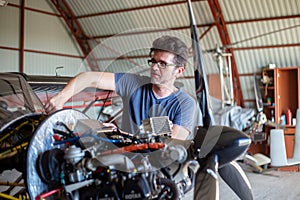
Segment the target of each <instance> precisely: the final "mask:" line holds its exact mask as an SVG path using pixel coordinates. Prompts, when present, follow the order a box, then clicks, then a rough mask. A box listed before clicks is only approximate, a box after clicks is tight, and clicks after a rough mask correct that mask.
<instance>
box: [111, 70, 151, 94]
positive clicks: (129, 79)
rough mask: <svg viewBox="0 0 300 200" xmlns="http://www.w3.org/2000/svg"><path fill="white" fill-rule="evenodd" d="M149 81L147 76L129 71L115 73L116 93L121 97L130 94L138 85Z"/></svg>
mask: <svg viewBox="0 0 300 200" xmlns="http://www.w3.org/2000/svg"><path fill="white" fill-rule="evenodd" d="M147 81H148V82H149V78H147V77H144V76H139V75H135V74H130V73H115V85H116V93H117V94H118V95H120V96H121V97H125V96H130V94H132V93H133V91H135V90H136V89H137V88H138V87H140V86H141V85H143V84H145V83H146V82H147Z"/></svg>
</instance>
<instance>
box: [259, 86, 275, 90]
mask: <svg viewBox="0 0 300 200" xmlns="http://www.w3.org/2000/svg"><path fill="white" fill-rule="evenodd" d="M259 88H260V89H264V90H265V89H266V86H259ZM267 89H268V90H274V89H275V87H274V86H268V87H267Z"/></svg>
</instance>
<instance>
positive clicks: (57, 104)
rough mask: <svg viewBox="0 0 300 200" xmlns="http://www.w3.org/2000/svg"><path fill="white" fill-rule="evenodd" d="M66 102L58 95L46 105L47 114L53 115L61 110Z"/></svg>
mask: <svg viewBox="0 0 300 200" xmlns="http://www.w3.org/2000/svg"><path fill="white" fill-rule="evenodd" d="M64 103H65V102H64V101H62V100H61V99H60V98H59V96H58V95H55V96H53V97H52V98H51V99H49V100H48V102H47V103H46V104H45V106H44V107H45V110H46V113H47V114H50V113H53V112H55V111H57V110H60V109H62V108H63V106H64Z"/></svg>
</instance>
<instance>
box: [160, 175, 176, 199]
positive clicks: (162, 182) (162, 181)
mask: <svg viewBox="0 0 300 200" xmlns="http://www.w3.org/2000/svg"><path fill="white" fill-rule="evenodd" d="M157 184H158V185H164V186H165V187H167V188H169V189H170V193H171V194H172V197H171V199H172V200H179V197H180V194H179V190H178V188H177V185H176V184H175V182H174V181H172V180H171V179H167V178H159V179H158V180H157Z"/></svg>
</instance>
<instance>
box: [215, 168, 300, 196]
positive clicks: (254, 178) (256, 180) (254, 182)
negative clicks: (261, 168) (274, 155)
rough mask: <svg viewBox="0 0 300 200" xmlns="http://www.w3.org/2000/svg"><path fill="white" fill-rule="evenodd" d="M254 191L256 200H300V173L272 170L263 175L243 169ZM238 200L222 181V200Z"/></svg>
mask: <svg viewBox="0 0 300 200" xmlns="http://www.w3.org/2000/svg"><path fill="white" fill-rule="evenodd" d="M243 168H244V170H245V171H246V174H247V176H248V178H249V181H250V183H251V186H252V189H253V196H254V199H255V200H297V199H299V200H300V184H299V182H300V172H286V171H277V170H270V171H268V172H264V173H261V174H258V173H253V172H252V171H251V169H249V168H247V167H243ZM229 199H230V200H238V199H239V198H238V197H237V196H236V195H235V194H234V193H233V192H232V190H231V189H230V188H229V187H228V186H227V185H226V184H225V183H224V182H223V181H222V180H220V200H229Z"/></svg>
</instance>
